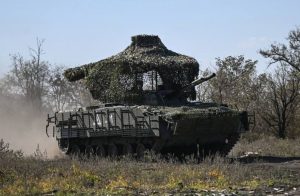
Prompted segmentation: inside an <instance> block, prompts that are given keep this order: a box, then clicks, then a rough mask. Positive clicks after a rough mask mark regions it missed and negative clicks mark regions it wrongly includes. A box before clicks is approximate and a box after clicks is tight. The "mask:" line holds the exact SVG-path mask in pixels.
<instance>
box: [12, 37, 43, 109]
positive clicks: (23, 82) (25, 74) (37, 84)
mask: <svg viewBox="0 0 300 196" xmlns="http://www.w3.org/2000/svg"><path fill="white" fill-rule="evenodd" d="M43 42H44V41H43V40H39V39H37V43H36V44H37V46H36V49H32V48H30V59H29V60H25V59H24V58H23V57H22V56H21V55H19V54H14V55H11V58H12V66H13V69H12V71H11V72H10V73H9V75H8V76H7V79H8V80H9V83H10V84H9V85H10V91H11V92H13V93H15V94H19V95H21V96H23V97H24V100H25V101H26V103H27V104H30V105H31V106H32V107H33V108H35V109H38V110H39V111H41V109H42V104H43V100H42V98H43V95H44V94H45V93H46V92H45V90H46V88H45V86H46V82H47V77H48V73H49V63H48V62H45V61H42V60H41V57H42V55H43V49H42V45H43Z"/></svg>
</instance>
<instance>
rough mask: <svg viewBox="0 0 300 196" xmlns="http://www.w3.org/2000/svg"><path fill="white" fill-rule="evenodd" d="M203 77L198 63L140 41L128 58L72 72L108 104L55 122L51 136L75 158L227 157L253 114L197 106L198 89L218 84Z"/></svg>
mask: <svg viewBox="0 0 300 196" xmlns="http://www.w3.org/2000/svg"><path fill="white" fill-rule="evenodd" d="M198 72H199V64H198V63H197V61H196V60H195V59H193V58H191V57H188V56H185V55H181V54H178V53H175V52H173V51H171V50H168V49H167V48H166V47H165V46H164V44H163V43H162V42H161V40H160V39H159V37H158V36H153V35H150V36H149V35H138V36H134V37H132V43H131V45H130V46H129V47H127V48H126V49H125V50H124V51H123V52H121V53H119V54H117V55H115V56H112V57H110V58H107V59H104V60H101V61H98V62H95V63H91V64H87V65H83V66H81V67H77V68H71V69H68V70H66V71H65V73H64V75H65V77H66V78H67V79H68V80H69V81H76V80H80V79H83V80H84V82H85V84H86V86H87V88H88V89H89V90H90V92H91V94H92V96H93V98H95V99H98V100H100V101H101V102H103V104H102V105H98V106H91V107H86V108H81V109H79V110H76V111H65V112H56V113H55V114H54V115H52V116H50V115H48V119H47V122H48V124H47V128H46V130H47V134H48V127H49V125H50V124H51V123H53V136H55V137H56V139H57V141H58V145H59V148H60V149H61V150H62V151H63V152H65V153H67V154H78V153H86V154H88V155H91V154H97V155H98V156H106V155H109V156H117V155H125V154H134V155H136V156H139V157H140V156H143V154H144V152H145V151H146V150H151V151H154V152H158V153H163V154H165V153H173V154H176V155H182V154H184V155H186V154H192V153H196V152H197V151H201V152H210V153H215V152H220V153H221V154H227V153H228V152H229V151H230V149H231V148H232V146H233V145H234V144H235V143H236V141H237V140H238V138H239V135H240V133H241V132H243V131H247V130H248V129H249V122H248V114H247V112H246V111H242V112H240V111H234V110H231V109H230V108H228V107H227V106H225V105H222V104H217V103H202V102H195V101H192V100H195V98H196V93H195V92H196V91H195V86H196V85H201V83H203V82H205V81H207V80H210V79H212V78H213V77H215V74H212V75H211V76H208V77H204V78H200V79H196V78H197V76H198Z"/></svg>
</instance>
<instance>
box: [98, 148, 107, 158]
mask: <svg viewBox="0 0 300 196" xmlns="http://www.w3.org/2000/svg"><path fill="white" fill-rule="evenodd" d="M96 155H97V156H98V157H105V155H106V152H105V148H104V147H103V145H98V146H97V147H96Z"/></svg>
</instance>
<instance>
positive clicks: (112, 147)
mask: <svg viewBox="0 0 300 196" xmlns="http://www.w3.org/2000/svg"><path fill="white" fill-rule="evenodd" d="M108 155H109V156H110V157H116V156H118V148H117V146H116V145H115V144H110V145H108Z"/></svg>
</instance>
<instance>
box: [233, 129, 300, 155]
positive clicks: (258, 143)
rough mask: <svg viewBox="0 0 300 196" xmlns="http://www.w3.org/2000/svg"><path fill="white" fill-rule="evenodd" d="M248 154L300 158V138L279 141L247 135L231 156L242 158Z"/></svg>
mask: <svg viewBox="0 0 300 196" xmlns="http://www.w3.org/2000/svg"><path fill="white" fill-rule="evenodd" d="M247 152H253V153H257V154H259V155H262V156H280V157H300V138H297V139H279V138H276V137H274V136H270V135H262V134H257V133H246V134H244V135H242V136H241V138H240V140H239V142H238V143H237V144H236V145H235V146H234V148H233V149H232V151H231V152H230V155H231V156H241V155H244V154H246V153H247Z"/></svg>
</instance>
